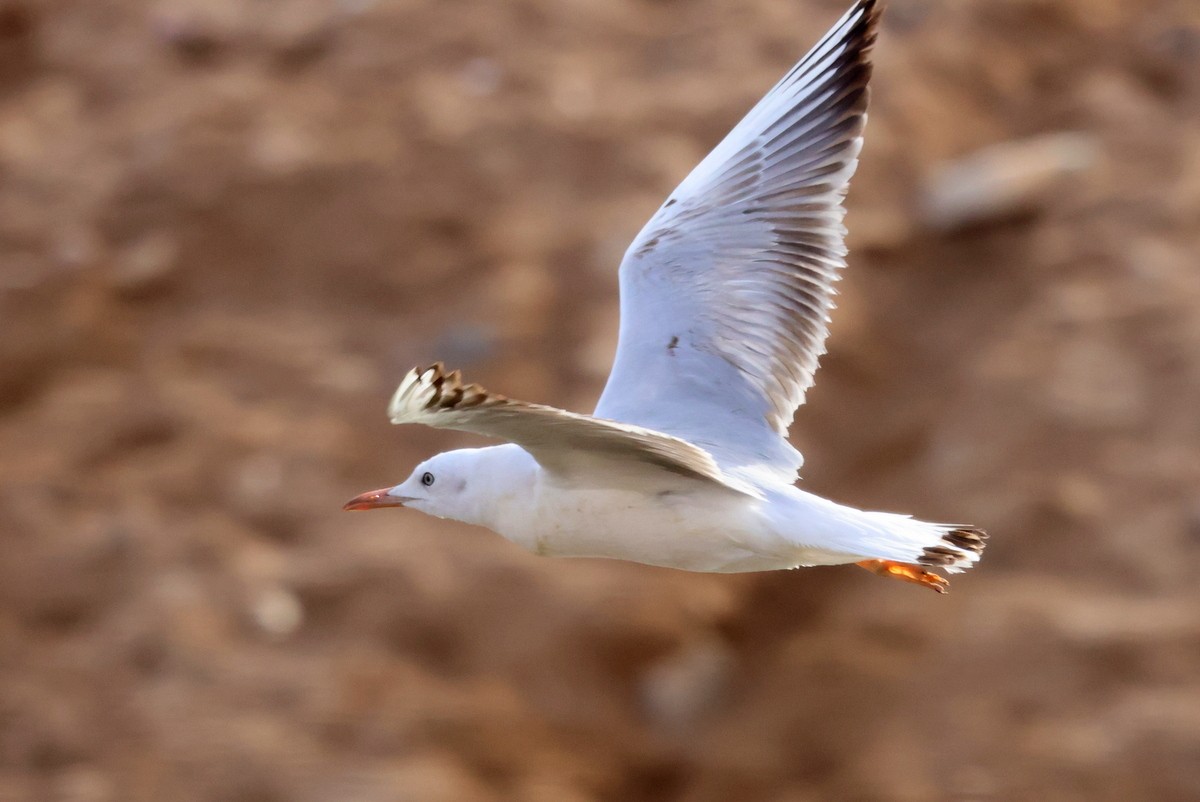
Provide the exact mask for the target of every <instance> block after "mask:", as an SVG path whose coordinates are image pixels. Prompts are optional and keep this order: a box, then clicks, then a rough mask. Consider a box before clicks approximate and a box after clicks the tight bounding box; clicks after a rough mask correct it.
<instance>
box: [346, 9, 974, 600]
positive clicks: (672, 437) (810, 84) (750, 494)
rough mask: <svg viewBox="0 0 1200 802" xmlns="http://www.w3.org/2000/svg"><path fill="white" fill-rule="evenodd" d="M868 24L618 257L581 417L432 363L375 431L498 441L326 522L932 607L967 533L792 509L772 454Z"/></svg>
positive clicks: (794, 496)
mask: <svg viewBox="0 0 1200 802" xmlns="http://www.w3.org/2000/svg"><path fill="white" fill-rule="evenodd" d="M879 15H880V8H879V5H878V3H877V1H876V0H858V2H857V3H855V5H854V6H853V8H851V9H850V11H849V12H847V13H846V15H845V16H844V17H842V19H841V20H840V21H839V22H838V23H837V24H836V25H835V26H834V27H833V29H832V30H830V31H829V33H828V34H826V35H825V38H823V39H822V40H821V41H820V42H819V43H818V44H817V45H816V47H814V48H813V49H812V51H811V52H809V54H808V55H806V56H805V57H804V58H803V60H801V61H800V63H799V64H797V65H796V66H795V67H793V68H792V70H791V71H790V72H788V74H787V75H785V76H784V77H783V79H782V80H781V81H780V82H779V83H778V84H776V85H775V87H774V88H773V89H772V90H771V91H770V92H769V93H767V95H766V97H764V98H763V99H762V100H761V101H759V103H758V105H756V106H755V107H754V108H753V109H751V110H750V113H749V114H747V115H746V117H745V119H743V120H742V121H741V122H740V123H738V125H737V126H736V127H735V128H734V129H733V131H732V132H730V134H729V135H728V136H727V137H726V138H725V139H724V141H722V142H721V143H720V144H719V145H717V147H716V149H715V150H713V152H712V153H710V154H709V155H708V156H707V157H706V158H705V159H704V160H703V161H702V162H700V164H699V166H697V167H696V168H695V169H694V170H693V171H692V173H691V174H690V175H688V177H687V178H685V179H684V181H683V183H682V184H680V185H679V187H678V188H677V189H676V190H675V191H674V192H673V193H672V194H671V196H670V197H669V198H668V199H667V201H666V202H665V203H664V204H663V205H662V206H661V207H660V208H659V209H658V211H657V212H655V214H654V216H653V217H652V218H650V222H649V223H647V224H646V226H645V228H643V229H642V231H641V233H640V234H638V236H637V238H636V239H635V240H634V241H633V244H632V245H630V247H629V250H628V251H626V253H625V257H624V260H623V261H622V262H621V269H620V274H619V275H620V289H621V327H620V336H619V341H618V346H617V354H616V359H615V362H614V364H613V367H612V373H611V375H610V376H609V378H608V384H607V386H606V387H605V388H604V392H603V394H602V395H601V397H600V401H599V403H598V404H597V406H596V411H595V413H594V414H592V415H581V414H577V413H574V412H567V411H565V410H561V409H556V408H554V407H550V406H543V405H541V404H530V403H526V402H524V401H516V400H514V399H511V398H507V397H505V396H502V395H498V394H496V393H493V392H490V391H488V390H485V389H484V388H482V387H480V386H479V385H477V384H468V383H466V382H464V381H463V379H462V378H461V376H460V375H459V373H458V371H454V372H447V371H446V370H445V369H444V368H443V367H442V366H441V365H440V364H437V365H433V366H431V367H424V368H417V369H414V370H413V371H411V372H410V373H409V374H408V375H407V376H405V378H404V380H403V381H402V382H401V383H400V387H399V389H397V390H396V393H395V395H394V396H393V398H392V401H391V405H390V406H389V409H388V413H389V415H390V417H391V420H392V422H393V423H420V424H424V425H426V426H433V427H438V428H445V429H458V430H461V431H466V432H474V433H476V434H480V435H485V436H488V437H493V438H496V439H499V440H503V441H506V442H505V444H503V445H496V446H492V447H490V448H471V449H458V450H455V451H448V452H445V453H443V454H438V455H436V456H434V457H432V458H431V459H428V460H426V461H425V462H423V463H421V464H420V465H418V466H417V467H416V469H415V470H414V471H413V473H412V475H411V476H410V477H409V478H408V479H407V480H405V481H404V482H402V483H400V484H398V485H396V486H395V487H390V488H385V489H383V490H374V491H371V492H369V493H363V494H362V495H360V496H357V497H356V498H354V499H352V500H351V501H350V502H348V503H347V504H346V506H345V508H346V509H348V510H365V509H376V508H380V507H412V508H413V509H417V510H420V511H422V512H425V513H428V514H430V515H435V516H438V517H441V518H451V519H454V520H458V521H464V522H466V523H470V524H477V525H480V526H485V527H488V528H489V529H492V530H494V531H496V532H499V533H500V534H501V535H503V536H504V537H506V538H507V539H509V540H511V541H513V542H514V543H517V544H519V545H520V546H523V547H525V548H527V549H529V550H531V551H533V552H535V553H537V554H543V555H553V556H574V557H609V558H616V559H622V560H633V561H635V562H641V563H648V564H651V565H659V566H668V567H671V568H680V569H685V570H689V571H721V572H734V571H765V570H773V569H780V568H796V567H800V566H812V565H838V564H848V563H855V564H857V565H860V566H862V567H864V568H867V569H869V570H871V571H873V572H874V573H877V574H879V575H881V576H891V577H896V578H899V579H903V580H907V581H910V582H915V583H918V584H921V585H925V586H927V587H930V588H932V589H934V590H936V591H938V592H942V593H944V592H945V591H946V587H947V582H946V580H945V579H944V578H943V577H941V576H939V575H938V574H935V573H933V572H932V571H930V570H929V569H931V568H936V569H941V570H944V571H946V572H950V573H954V572H958V571H962V570H964V569H966V568H970V567H971V566H972V565H973V564H974V563H975V562H976V561H977V560H978V559H979V555H980V553H981V552H982V550H983V546H984V542H985V540H986V537H987V536H986V535H985V534H984V532H983V531H982V530H981V529H978V528H976V527H973V526H963V525H958V524H937V523H927V522H925V521H919V520H916V519H914V518H912V517H910V516H907V515H897V514H893V513H887V512H869V511H864V510H858V509H855V508H853V507H847V506H843V505H841V504H837V503H835V502H833V501H829V500H827V499H824V498H821V497H820V496H816V495H813V494H812V493H807V492H805V491H803V490H801V489H799V488H797V487H796V486H795V482H796V480H797V477H798V471H799V468H800V465H801V463H802V461H803V460H802V457H801V455H800V453H799V452H798V451H796V449H795V448H793V447H792V446H791V445H790V444H789V443H788V441H787V430H788V426H789V425H790V424H791V421H792V416H793V415H794V413H795V411H796V408H797V407H798V406H800V404H802V403H803V402H804V393H805V391H807V390H808V388H809V387H811V386H812V384H813V373H814V372H815V371H816V369H817V359H818V357H820V355H821V354H823V353H824V352H825V337H826V335H827V333H828V328H827V323H828V320H829V318H828V313H829V311H830V310H831V309H833V300H832V299H833V295H834V294H835V292H834V288H833V285H834V282H835V281H836V280H837V279H838V277H839V274H840V272H841V270H842V268H843V267H844V266H845V255H846V247H845V245H844V243H843V237H844V235H845V228H844V226H843V224H842V219H843V217H844V215H845V210H844V208H843V206H842V199H843V197H844V196H845V194H846V189H847V186H848V184H849V181H850V176H851V175H852V174H853V173H854V169H855V167H856V166H857V164H858V154H859V150H860V149H861V147H862V133H863V126H864V125H865V123H866V119H867V99H868V94H869V90H868V86H867V84H868V81H869V79H870V77H871V61H870V54H871V49H872V46H873V45H874V42H875V37H876V30H877V27H878V22H879Z"/></svg>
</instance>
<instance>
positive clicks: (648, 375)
mask: <svg viewBox="0 0 1200 802" xmlns="http://www.w3.org/2000/svg"><path fill="white" fill-rule="evenodd" d="M879 13H880V10H879V8H877V6H876V2H875V0H859V2H857V3H856V4H855V5H854V7H853V8H852V9H851V10H850V11H849V12H848V13H847V14H846V16H844V17H843V18H842V20H841V21H840V22H838V23H837V25H835V26H834V28H833V29H832V30H831V31H830V32H829V33H828V34H826V36H825V38H824V39H822V40H821V42H820V43H819V44H818V45H817V46H816V47H814V48H813V50H812V51H811V52H810V53H809V54H808V55H807V56H805V57H804V59H803V60H802V61H801V62H800V63H799V64H797V65H796V66H795V67H794V68H793V69H792V70H791V72H789V73H788V74H787V75H786V76H784V78H783V80H782V81H780V82H779V84H777V85H776V86H775V88H774V89H772V90H771V91H770V93H769V94H767V96H766V97H764V98H763V99H762V100H761V101H760V102H759V103H758V105H756V106H755V107H754V108H753V109H752V110H751V111H750V113H749V114H748V115H746V117H745V119H743V120H742V121H741V122H740V123H739V124H738V125H737V127H735V128H734V129H733V131H732V132H731V133H730V134H729V135H728V136H727V137H726V138H725V140H724V141H722V142H721V144H720V145H718V146H717V147H716V149H715V150H713V152H712V153H711V154H709V155H708V157H707V158H705V159H704V161H702V162H701V163H700V165H699V166H698V167H696V169H695V170H693V171H692V173H691V174H690V175H689V176H688V177H687V178H686V179H684V181H683V183H682V184H680V186H679V188H678V189H676V190H675V192H674V193H672V195H671V197H670V198H669V199H668V200H667V201H666V203H664V204H663V205H662V207H661V208H659V210H658V212H657V213H656V214H655V215H654V217H653V218H651V220H650V222H649V223H647V224H646V227H645V228H643V229H642V232H641V233H640V234H639V235H638V236H637V239H635V240H634V242H633V244H632V245H631V246H630V247H629V250H628V251H627V252H626V254H625V258H624V261H622V263H621V271H620V278H621V331H620V341H619V345H618V348H617V355H616V361H615V362H614V364H613V369H612V374H611V375H610V376H609V380H608V385H607V386H606V387H605V388H604V394H603V395H602V396H601V398H600V402H599V405H598V406H597V407H596V415H598V416H600V417H605V418H612V419H614V420H620V421H626V422H628V423H634V424H637V425H640V426H646V427H649V428H651V429H655V430H658V431H662V432H668V433H670V434H673V435H676V436H678V437H682V438H684V439H686V440H687V441H689V442H691V443H695V444H696V445H698V446H700V447H701V448H704V449H706V450H707V451H709V452H710V453H711V454H712V455H713V456H714V457H716V459H717V461H718V463H719V464H720V465H721V467H722V469H724V470H725V471H726V472H728V473H734V474H742V475H747V476H749V475H754V474H762V473H767V474H769V475H770V476H771V477H772V478H774V479H777V480H778V479H786V480H787V481H789V482H791V481H794V480H795V477H796V471H797V470H798V469H799V467H800V464H801V461H802V458H801V456H800V454H799V452H797V451H796V450H795V449H794V448H792V446H791V445H790V444H789V443H788V442H787V439H786V438H787V429H788V426H789V425H790V424H791V421H792V416H793V415H794V414H795V410H796V408H797V407H798V406H799V405H800V404H801V403H803V401H804V393H805V391H806V390H807V389H808V388H809V387H811V386H812V383H813V373H814V372H815V371H816V369H817V359H818V357H819V356H820V355H821V354H823V353H824V352H825V337H826V335H827V333H828V328H827V323H828V320H829V318H828V313H829V310H830V309H832V308H833V300H832V298H833V295H834V289H833V284H834V282H835V281H836V280H837V279H838V274H839V272H840V271H841V269H842V268H843V267H844V266H845V258H844V257H845V254H846V247H845V245H844V243H843V237H844V235H845V228H844V226H843V225H842V218H843V216H844V214H845V210H844V209H843V207H842V198H843V197H844V196H845V194H846V187H847V185H848V183H849V180H850V176H851V175H852V174H853V173H854V169H855V167H856V166H857V164H858V153H859V150H860V149H861V147H862V131H863V125H864V124H865V122H866V111H867V98H868V89H867V82H868V80H869V78H870V76H871V64H870V60H869V54H870V50H871V47H872V44H873V43H874V41H875V34H876V27H877V24H878V20H879Z"/></svg>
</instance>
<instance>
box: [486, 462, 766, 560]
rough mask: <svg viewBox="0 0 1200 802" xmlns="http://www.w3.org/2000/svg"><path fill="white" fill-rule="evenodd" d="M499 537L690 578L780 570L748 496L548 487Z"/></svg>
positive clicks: (541, 550) (547, 551) (537, 549)
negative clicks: (692, 575) (656, 567)
mask: <svg viewBox="0 0 1200 802" xmlns="http://www.w3.org/2000/svg"><path fill="white" fill-rule="evenodd" d="M531 501H532V504H531V506H530V507H529V508H528V513H527V514H525V515H513V516H511V517H509V516H506V517H507V518H509V519H508V520H504V521H501V522H500V529H499V531H500V533H501V534H503V535H504V536H505V537H506V538H508V539H509V540H512V541H513V542H515V543H517V544H519V545H521V546H523V547H525V548H527V549H529V550H530V551H533V552H534V553H536V554H542V555H547V556H558V557H611V558H615V559H622V560H634V561H637V562H642V563H649V564H651V565H660V566H666V567H670V568H682V569H686V570H689V571H749V570H768V569H769V568H778V567H780V560H781V559H782V558H783V555H782V554H781V553H780V552H781V550H782V549H784V548H786V545H787V544H785V543H784V542H782V541H781V540H780V539H779V538H777V537H774V536H773V535H771V534H770V532H769V531H768V530H767V526H766V520H765V518H764V516H762V514H761V510H760V503H759V502H757V501H755V500H754V499H751V498H749V497H746V496H737V495H734V494H714V493H712V492H700V491H696V492H690V491H686V490H663V491H660V492H650V493H646V492H638V491H634V490H615V489H599V488H582V489H580V488H563V487H559V486H555V485H551V484H546V483H543V484H542V485H541V486H540V487H538V488H537V491H536V494H535V497H534V498H533V499H531Z"/></svg>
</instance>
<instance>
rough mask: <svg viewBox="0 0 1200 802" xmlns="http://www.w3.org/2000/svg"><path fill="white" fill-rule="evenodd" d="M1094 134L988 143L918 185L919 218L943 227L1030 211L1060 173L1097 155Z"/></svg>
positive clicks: (1068, 172)
mask: <svg viewBox="0 0 1200 802" xmlns="http://www.w3.org/2000/svg"><path fill="white" fill-rule="evenodd" d="M1099 154H1100V149H1099V145H1098V143H1097V142H1096V140H1095V137H1093V136H1091V135H1089V134H1085V133H1061V134H1049V135H1046V136H1040V137H1035V138H1033V139H1025V140H1019V141H1013V142H1005V143H1003V144H999V145H992V146H991V147H987V148H984V149H982V150H979V151H976V152H975V153H973V154H971V155H969V156H966V157H964V158H962V159H959V160H958V161H955V162H952V163H950V164H947V165H944V166H942V167H941V168H939V169H937V170H936V171H934V172H933V173H932V174H930V175H929V176H928V177H927V178H926V179H925V182H924V185H923V186H922V188H921V200H920V210H921V220H922V222H924V224H925V225H926V226H929V227H930V228H933V229H937V230H940V231H948V230H953V229H957V228H962V227H963V226H967V225H971V224H977V223H984V222H989V221H995V220H1002V219H1005V218H1008V217H1011V216H1013V215H1016V214H1021V213H1025V212H1029V211H1032V210H1034V209H1036V208H1038V206H1039V205H1040V204H1042V203H1043V202H1044V201H1045V199H1046V197H1047V193H1048V192H1049V190H1051V189H1052V188H1053V187H1054V186H1055V185H1056V184H1057V183H1058V182H1059V181H1060V180H1062V179H1063V178H1065V177H1067V176H1070V175H1074V174H1077V173H1081V172H1083V171H1085V170H1087V169H1088V168H1090V167H1091V166H1092V165H1093V164H1095V163H1096V161H1097V159H1098V158H1099Z"/></svg>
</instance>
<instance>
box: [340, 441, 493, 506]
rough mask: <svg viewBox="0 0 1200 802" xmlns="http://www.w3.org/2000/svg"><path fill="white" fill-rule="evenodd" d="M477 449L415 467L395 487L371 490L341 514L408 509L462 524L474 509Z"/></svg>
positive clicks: (454, 452)
mask: <svg viewBox="0 0 1200 802" xmlns="http://www.w3.org/2000/svg"><path fill="white" fill-rule="evenodd" d="M477 451H478V449H460V450H458V451H447V452H445V453H443V454H438V455H437V456H434V457H430V458H429V459H427V460H425V461H424V462H422V463H421V464H420V465H418V466H417V467H416V468H415V469H414V470H413V472H412V475H411V476H409V477H408V478H407V479H405V480H404V481H403V482H401V483H400V484H398V485H396V486H395V487H385V488H383V489H381V490H371V491H369V492H367V493H363V494H361V495H358V496H355V497H354V498H352V499H350V500H349V501H348V502H346V505H345V506H344V507H342V509H344V510H375V509H379V508H381V507H412V508H413V509H415V510H420V511H421V512H424V513H426V514H428V515H435V516H437V517H438V518H454V519H456V520H460V521H461V520H466V519H467V518H468V514H469V511H470V510H471V508H472V507H473V506H474V493H473V492H472V491H473V490H474V487H473V485H474V484H475V483H474V482H472V481H471V479H472V473H473V470H472V468H473V466H474V464H475V462H476V461H477V459H476V457H475V453H476V452H477Z"/></svg>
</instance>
